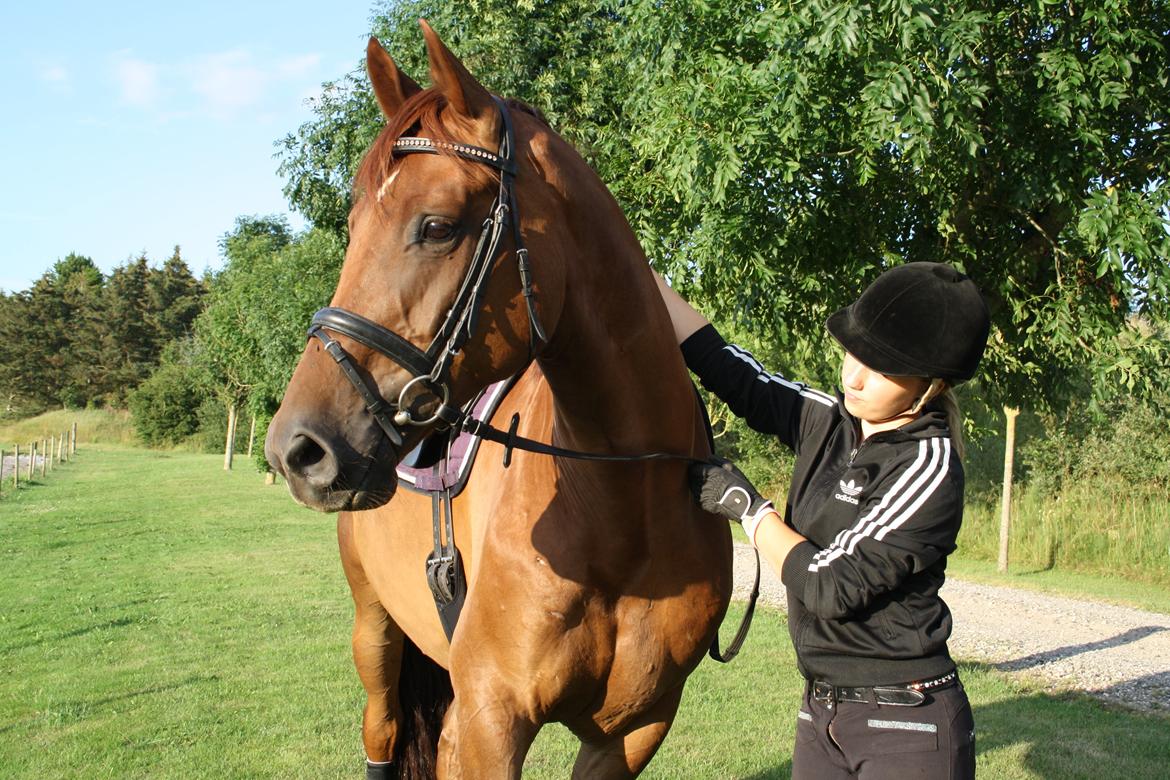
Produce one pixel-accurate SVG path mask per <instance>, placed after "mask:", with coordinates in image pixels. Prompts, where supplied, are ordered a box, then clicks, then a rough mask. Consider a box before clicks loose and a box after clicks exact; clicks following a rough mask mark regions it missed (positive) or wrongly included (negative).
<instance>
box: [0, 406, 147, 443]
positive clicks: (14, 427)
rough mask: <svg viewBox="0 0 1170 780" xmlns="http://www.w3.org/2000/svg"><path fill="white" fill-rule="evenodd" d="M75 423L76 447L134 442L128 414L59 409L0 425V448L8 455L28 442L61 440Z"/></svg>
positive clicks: (132, 428)
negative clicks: (50, 437) (50, 439)
mask: <svg viewBox="0 0 1170 780" xmlns="http://www.w3.org/2000/svg"><path fill="white" fill-rule="evenodd" d="M73 423H77V441H78V443H79V444H82V445H84V444H125V445H133V444H135V443H136V442H137V440H136V438H135V436H134V427H133V425H132V424H131V422H130V412H128V411H124V410H117V409H58V410H56V411H52V412H45V413H44V414H39V415H37V416H36V417H26V418H24V419H23V420H14V421H11V422H6V423H4V424H0V445H2V446H3V447H4V450H5V451H6V452H8V453H11V451H12V445H13V444H19V445H20V446H21V449H24V447H25V445H26V444H28V443H29V442H31V441H39V440H40V439H41V438H44V437H48V436H60V435H61V434H62V433H64V432H65V431H67V430H70V429H71V428H72V427H73Z"/></svg>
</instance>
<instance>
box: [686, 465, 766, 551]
mask: <svg viewBox="0 0 1170 780" xmlns="http://www.w3.org/2000/svg"><path fill="white" fill-rule="evenodd" d="M687 474H688V477H689V479H690V485H691V493H693V494H694V496H695V500H696V501H698V502H699V505H700V506H701V507H703V509H704V510H705V511H707V512H710V513H712V514H716V515H721V516H722V517H726V518H727V519H728V520H734V521H735V522H737V523H740V524H741V525H743V529H744V531H746V532H747V535H748V539H749V540H750V541H751V543H752V544H753V545H754V544H755V543H756V528H757V527H758V526H759V524H760V521H761V520H762V519H764V516H765V515H767V514H768V512H775V511H776V509H775V507H774V506H773V505H772V502H771V501H769V500H768V499H766V498H764V497H763V496H761V495H760V494H759V492H758V491H757V490H756V489H755V487H753V486H752V483H751V482H750V481H749V480H748V478H747V477H745V476H744V475H743V472H741V471H740V470H739V469H737V468H736V467H735V466H734V465H732V463H731V461H729V460H724V459H723V458H711V459H710V460H709V461H707V462H706V463H695V464H693V465H692V466H691V467H690V469H689V470H688V472H687Z"/></svg>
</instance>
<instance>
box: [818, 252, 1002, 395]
mask: <svg viewBox="0 0 1170 780" xmlns="http://www.w3.org/2000/svg"><path fill="white" fill-rule="evenodd" d="M825 327H826V328H828V330H829V333H830V334H832V336H833V338H835V339H837V341H838V342H839V343H840V344H841V346H842V347H844V348H845V350H846V351H847V352H849V353H850V354H851V355H853V357H855V358H857V359H858V360H860V361H861V362H862V363H864V364H865V365H866V366H868V367H869V368H871V369H873V370H874V371H879V372H881V373H883V374H886V375H888V376H922V377H931V378H938V379H944V380H946V381H947V382H949V383H950V384H952V385H953V384H956V383H958V382H965V381H967V380H968V379H970V378H971V377H973V376H975V369H976V368H978V366H979V360H980V358H982V357H983V349H984V347H985V346H987V334H988V332H989V331H990V328H991V319H990V317H989V316H988V313H987V304H985V303H984V302H983V296H981V295H980V294H979V288H977V287H976V286H975V282H973V281H971V279H970V278H969V277H967V276H964V275H963V274H961V273H959V272H958V271H956V270H955V269H954V268H952V267H951V266H949V265H944V264H943V263H907V264H906V265H900V266H896V267H894V268H891V269H890V270H888V271H886V272H885V273H883V274H882V275H881V276H879V277H878V278H877V279H875V280H874V282H873V284H871V285H870V286H869V287H867V288H866V289H865V291H864V292H862V293H861V296H860V297H859V298H858V299H857V300H856V301H855V302H854V303H853V304H851V305H849V306H846V307H845V308H843V309H841V310H840V311H837V312H836V313H834V314H833V315H832V316H831V317H829V319H828V321H827V322H825Z"/></svg>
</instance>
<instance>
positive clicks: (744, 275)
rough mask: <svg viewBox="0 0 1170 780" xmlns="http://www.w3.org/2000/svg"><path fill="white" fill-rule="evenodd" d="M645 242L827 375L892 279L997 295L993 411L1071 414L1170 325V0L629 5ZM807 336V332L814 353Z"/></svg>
mask: <svg viewBox="0 0 1170 780" xmlns="http://www.w3.org/2000/svg"><path fill="white" fill-rule="evenodd" d="M624 9H625V11H626V12H627V13H628V14H629V16H630V24H629V25H628V26H627V27H626V28H625V30H626V33H627V40H628V43H627V47H628V48H629V49H630V50H638V51H644V52H648V58H647V60H646V61H641V62H638V63H636V67H634V68H632V69H631V70H632V72H631V78H632V80H633V82H634V83H635V85H636V86H635V87H634V88H633V89H631V90H630V93H629V94H630V96H631V98H630V100H629V101H628V102H627V104H626V110H625V116H626V118H627V120H628V122H629V128H630V132H631V138H630V141H631V143H632V145H633V146H634V148H635V149H636V151H637V164H636V165H633V166H631V168H630V169H631V170H632V171H635V172H636V175H631V176H629V177H628V180H629V181H628V186H626V187H625V188H624V189H625V191H626V192H628V193H630V195H629V196H628V197H630V205H631V206H632V207H633V209H634V213H635V215H636V216H635V220H636V222H637V224H638V225H639V228H640V230H641V232H642V235H643V238H644V240H645V242H646V245H647V246H648V248H649V249H650V251H651V253H652V254H653V255H654V256H655V257H656V259H657V260H659V261H660V262H661V263H662V264H663V266H664V267H665V268H666V269H667V270H669V271H670V272H672V274H673V275H674V276H675V278H677V279H679V280H680V281H683V282H684V283H685V284H686V285H688V286H689V287H690V288H691V289H692V290H694V291H697V292H699V293H700V294H701V295H702V296H703V297H704V298H705V299H706V300H708V301H710V302H711V305H712V306H713V307H715V308H716V309H717V310H718V311H719V312H720V313H722V314H723V315H724V316H729V317H736V318H746V319H750V320H754V321H755V322H760V321H763V322H766V323H771V324H772V328H771V330H772V332H774V333H776V334H777V336H778V339H779V340H781V341H784V340H789V341H795V343H794V344H793V346H796V347H799V346H801V345H802V344H803V345H804V346H805V347H806V354H807V356H808V357H809V358H811V360H812V362H813V363H816V362H818V361H817V356H818V355H819V354H824V353H825V352H827V351H829V350H827V349H825V347H826V344H825V341H826V340H825V338H824V336H823V333H822V331H821V329H820V327H819V326H820V323H821V322H823V321H824V319H825V317H826V316H827V315H828V314H829V313H830V312H831V311H832V310H833V309H835V308H836V307H839V306H841V305H844V304H846V303H848V302H849V301H850V300H852V299H853V298H854V297H855V296H856V294H857V292H858V290H859V289H860V288H861V287H862V286H863V285H864V284H866V283H867V282H868V281H869V280H871V279H872V278H873V277H874V276H876V274H877V273H879V272H880V270H881V269H883V268H885V267H887V266H889V265H890V264H895V263H900V262H903V261H912V260H943V261H947V262H951V263H954V264H955V265H957V266H959V267H961V268H964V269H965V270H967V271H968V272H969V273H970V274H971V275H972V276H974V277H975V278H976V279H977V280H978V281H979V282H980V284H981V286H982V288H983V290H984V293H985V295H986V297H987V298H988V301H989V304H990V305H991V309H992V315H993V320H994V323H995V332H994V336H993V343H992V346H991V349H990V351H989V354H988V357H987V360H986V361H985V366H984V370H983V374H982V375H983V379H984V382H983V387H984V389H985V391H986V393H988V394H989V395H990V396H993V397H999V398H1001V399H1012V400H1015V401H1016V402H1021V401H1022V402H1025V403H1027V402H1032V403H1037V402H1043V401H1057V402H1059V401H1063V400H1065V399H1067V398H1069V397H1072V396H1074V395H1076V394H1077V392H1078V391H1082V390H1083V389H1084V387H1085V382H1086V376H1088V377H1090V378H1091V377H1094V376H1096V377H1099V376H1100V375H1101V374H1109V373H1117V372H1118V371H1120V370H1121V369H1122V368H1123V366H1122V357H1123V356H1122V355H1120V354H1119V353H1117V352H1114V351H1110V345H1111V344H1112V343H1113V342H1114V339H1112V335H1113V334H1115V333H1117V332H1118V331H1119V330H1121V329H1122V328H1123V327H1124V324H1125V322H1126V321H1127V319H1128V318H1129V317H1130V315H1131V314H1132V313H1134V312H1140V313H1145V314H1158V315H1164V313H1165V307H1166V303H1167V297H1168V292H1170V288H1168V284H1170V268H1168V267H1167V257H1168V256H1170V240H1168V238H1167V205H1168V203H1170V187H1168V185H1167V174H1168V173H1170V144H1168V143H1167V139H1166V135H1165V126H1166V122H1167V119H1168V117H1167V112H1168V111H1170V82H1168V74H1170V50H1168V48H1167V31H1168V30H1170V10H1168V7H1167V4H1166V3H1164V2H1112V1H1102V0H1089V1H1088V2H1084V3H1063V2H1051V1H1045V2H1006V3H1004V2H998V3H987V2H975V1H970V2H958V3H949V4H946V5H941V4H931V3H926V4H923V3H909V2H904V1H902V0H882V1H881V2H871V3H854V2H836V1H834V0H815V1H814V2H808V3H775V4H771V5H770V6H769V7H767V8H765V9H763V10H761V9H760V6H759V5H758V4H756V3H748V2H720V3H704V4H695V5H692V6H688V8H687V10H679V11H676V12H672V13H665V14H664V13H662V8H661V6H660V4H658V3H655V2H642V1H640V0H639V1H638V2H631V3H629V4H625V5H624ZM793 337H794V338H793Z"/></svg>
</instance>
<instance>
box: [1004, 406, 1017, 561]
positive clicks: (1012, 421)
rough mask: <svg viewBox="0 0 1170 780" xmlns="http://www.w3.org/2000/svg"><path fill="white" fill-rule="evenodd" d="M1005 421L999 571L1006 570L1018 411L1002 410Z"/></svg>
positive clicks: (1008, 407) (1010, 527)
mask: <svg viewBox="0 0 1170 780" xmlns="http://www.w3.org/2000/svg"><path fill="white" fill-rule="evenodd" d="M1003 414H1004V417H1005V418H1006V420H1007V435H1006V440H1005V442H1004V450H1003V506H1002V508H1001V509H1000V515H999V571H1000V573H1001V574H1006V573H1007V570H1008V540H1009V539H1010V538H1011V532H1012V467H1013V465H1014V463H1015V458H1016V417H1017V416H1018V415H1019V414H1020V410H1019V409H1014V408H1012V407H1010V406H1005V407H1004V408H1003Z"/></svg>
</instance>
